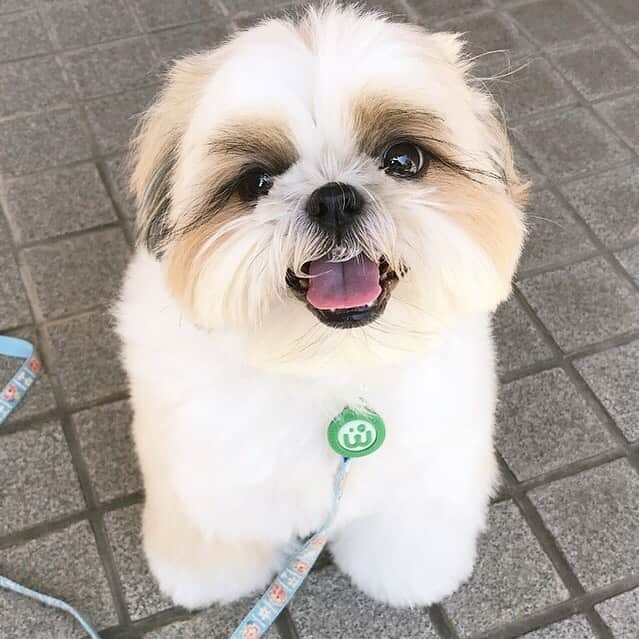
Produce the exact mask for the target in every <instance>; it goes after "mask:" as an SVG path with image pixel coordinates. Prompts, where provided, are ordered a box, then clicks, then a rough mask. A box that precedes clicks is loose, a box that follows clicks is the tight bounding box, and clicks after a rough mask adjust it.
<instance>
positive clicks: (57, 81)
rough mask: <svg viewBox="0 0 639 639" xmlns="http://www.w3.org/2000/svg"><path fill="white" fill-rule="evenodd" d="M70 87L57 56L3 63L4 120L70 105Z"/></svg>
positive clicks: (0, 99)
mask: <svg viewBox="0 0 639 639" xmlns="http://www.w3.org/2000/svg"><path fill="white" fill-rule="evenodd" d="M69 98H70V96H69V87H68V86H67V83H66V81H65V79H64V76H63V74H62V69H61V68H60V65H59V64H58V63H57V61H56V59H55V58H54V57H53V56H45V57H39V58H35V59H32V58H29V59H28V60H18V61H16V62H7V63H6V64H0V117H8V116H11V115H19V114H26V113H29V112H31V111H38V110H40V109H47V108H52V107H61V106H69Z"/></svg>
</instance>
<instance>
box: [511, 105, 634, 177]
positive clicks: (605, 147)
mask: <svg viewBox="0 0 639 639" xmlns="http://www.w3.org/2000/svg"><path fill="white" fill-rule="evenodd" d="M514 135H515V138H516V139H517V140H518V141H519V142H520V143H521V145H522V146H523V147H524V149H525V150H526V151H528V153H530V155H531V156H532V157H533V159H534V160H535V161H536V162H537V163H538V164H540V165H542V166H544V167H546V170H547V172H549V173H551V174H552V175H553V176H554V177H555V179H557V178H559V179H565V178H570V177H573V176H576V175H578V174H579V173H582V172H585V171H593V170H595V169H602V168H604V167H605V166H607V165H609V164H613V163H615V162H621V161H622V160H626V159H628V158H629V157H630V154H629V152H628V151H627V150H626V149H625V148H624V146H623V145H622V143H621V141H620V140H619V139H618V138H617V136H615V135H614V134H613V133H611V132H610V131H609V130H608V129H607V128H605V127H604V126H603V125H602V124H601V123H600V122H599V121H597V120H596V119H595V118H594V117H593V116H592V115H590V113H588V112H587V111H586V110H585V109H584V108H583V107H578V108H576V109H573V110H572V111H569V112H568V113H563V112H562V113H559V114H557V115H552V116H548V117H544V118H538V119H535V120H533V121H530V122H526V123H525V124H521V125H518V126H517V127H515V129H514Z"/></svg>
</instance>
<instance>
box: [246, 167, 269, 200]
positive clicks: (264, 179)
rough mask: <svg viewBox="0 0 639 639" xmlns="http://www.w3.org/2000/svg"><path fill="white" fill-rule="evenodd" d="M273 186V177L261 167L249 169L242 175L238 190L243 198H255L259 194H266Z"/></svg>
mask: <svg viewBox="0 0 639 639" xmlns="http://www.w3.org/2000/svg"><path fill="white" fill-rule="evenodd" d="M272 186H273V178H272V177H271V176H270V175H269V174H268V173H266V171H264V170H262V169H255V170H253V171H249V172H248V173H246V175H244V176H243V177H242V179H241V180H240V184H239V187H238V192H239V194H240V197H241V198H242V199H243V200H246V201H250V200H256V199H257V198H258V197H260V196H261V195H266V194H267V193H268V192H269V191H270V190H271V187H272Z"/></svg>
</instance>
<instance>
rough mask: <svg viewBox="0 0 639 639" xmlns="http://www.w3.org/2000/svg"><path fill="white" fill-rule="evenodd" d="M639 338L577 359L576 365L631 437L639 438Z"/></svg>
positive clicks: (619, 424)
mask: <svg viewBox="0 0 639 639" xmlns="http://www.w3.org/2000/svg"><path fill="white" fill-rule="evenodd" d="M637 362H639V341H634V342H631V343H630V344H626V345H624V346H619V347H617V348H612V349H610V350H608V351H604V352H603V353H597V354H596V355H591V356H590V357H585V358H584V359H580V360H578V361H577V362H575V366H576V367H577V369H578V370H579V372H580V373H581V374H582V375H583V377H584V379H585V380H586V382H587V383H588V385H589V386H590V388H592V389H593V390H594V391H595V393H596V395H597V397H598V398H599V399H600V400H601V401H602V403H603V405H604V406H605V407H606V409H607V410H608V412H609V413H610V414H611V415H612V417H613V419H615V420H616V422H617V425H618V426H619V427H620V428H621V430H623V431H624V434H625V435H626V437H628V438H629V439H633V440H634V439H639V384H637Z"/></svg>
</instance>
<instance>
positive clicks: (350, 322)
mask: <svg viewBox="0 0 639 639" xmlns="http://www.w3.org/2000/svg"><path fill="white" fill-rule="evenodd" d="M302 271H303V272H304V273H308V263H306V264H304V266H302ZM398 279H399V278H398V276H397V273H395V271H393V270H392V269H391V268H390V265H389V264H388V262H387V261H386V260H385V259H384V258H382V259H381V260H380V262H379V284H380V286H381V288H382V292H381V293H380V294H379V295H378V296H377V299H375V301H374V302H373V303H372V304H368V305H366V306H356V307H353V308H339V309H334V310H326V309H318V308H315V307H314V306H312V305H311V304H309V303H308V301H307V300H306V293H307V291H308V279H307V278H304V277H297V275H295V273H293V271H291V270H290V269H288V270H287V272H286V283H287V284H288V287H289V288H290V289H291V291H292V292H293V294H294V295H295V297H297V298H298V299H299V300H300V301H302V302H304V303H305V304H306V308H308V309H309V311H311V313H313V315H315V316H316V317H317V319H319V320H320V322H322V323H323V324H326V326H330V327H331V328H358V327H361V326H366V325H367V324H370V323H371V322H374V321H375V320H376V319H377V318H378V317H379V316H380V315H381V314H382V313H383V312H384V309H385V308H386V304H388V300H389V299H390V295H391V292H392V290H393V288H394V287H395V284H397V281H398Z"/></svg>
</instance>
